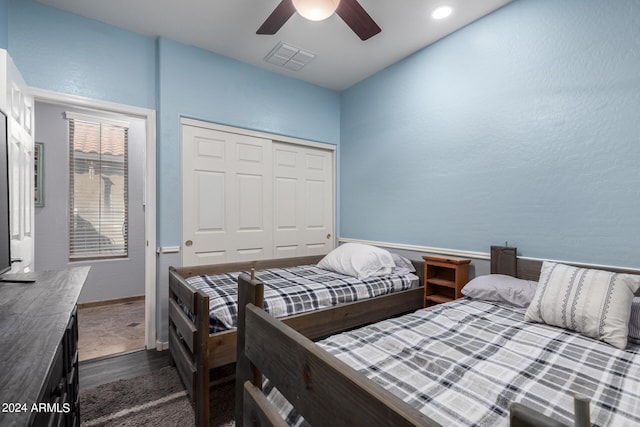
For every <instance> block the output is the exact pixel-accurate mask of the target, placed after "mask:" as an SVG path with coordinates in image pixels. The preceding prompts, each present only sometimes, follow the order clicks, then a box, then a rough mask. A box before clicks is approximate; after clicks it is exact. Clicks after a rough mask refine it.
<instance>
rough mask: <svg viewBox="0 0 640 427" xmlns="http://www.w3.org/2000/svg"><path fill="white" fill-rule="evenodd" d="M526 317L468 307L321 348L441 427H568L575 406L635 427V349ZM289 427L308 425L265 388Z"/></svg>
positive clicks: (504, 309)
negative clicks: (512, 416)
mask: <svg viewBox="0 0 640 427" xmlns="http://www.w3.org/2000/svg"><path fill="white" fill-rule="evenodd" d="M524 312H525V309H520V308H513V307H509V306H506V305H502V304H500V303H489V302H483V301H477V300H470V299H467V298H464V299H461V300H456V301H453V302H451V303H448V304H441V305H438V306H434V307H431V308H428V309H421V310H418V311H417V312H415V313H412V314H408V315H405V316H401V317H398V318H395V319H390V320H385V321H382V322H379V323H376V324H373V325H369V326H366V327H363V328H360V329H356V330H353V331H350V332H346V333H342V334H339V335H335V336H332V337H330V338H328V339H326V340H323V341H320V342H319V345H320V346H322V347H323V348H324V349H325V350H327V351H328V352H329V353H332V354H333V355H335V356H336V357H337V358H339V359H341V360H342V361H344V362H345V363H347V364H348V365H349V366H351V367H353V368H354V369H356V370H358V371H360V372H361V373H363V374H364V375H365V376H367V377H368V378H370V379H371V380H373V381H375V382H377V383H378V384H380V385H381V386H382V387H384V388H385V389H387V390H389V391H390V392H391V393H393V394H395V395H396V396H398V397H399V398H401V399H402V400H404V401H405V402H407V403H409V404H411V405H412V406H414V407H416V408H417V409H419V410H420V411H421V412H423V413H424V414H426V415H427V416H429V417H431V418H432V419H433V420H434V421H436V422H438V423H440V424H441V425H443V426H471V425H474V426H508V425H509V405H510V404H511V402H520V403H523V404H525V405H527V406H529V407H531V408H533V409H535V410H537V411H540V412H542V413H544V414H546V415H548V416H551V417H553V418H555V419H558V420H560V421H563V422H565V423H566V424H569V425H573V396H574V395H575V394H580V395H583V396H586V397H587V398H589V399H590V400H591V421H592V423H593V425H595V426H630V425H640V345H638V344H634V343H630V344H629V345H628V346H627V348H626V349H625V350H619V349H616V348H614V347H612V346H610V345H608V344H606V343H603V342H601V341H596V340H593V339H591V338H588V337H584V336H581V335H579V334H577V333H575V332H571V331H567V330H564V329H561V328H556V327H553V326H547V325H543V324H537V323H527V322H524ZM264 391H265V393H266V394H267V395H268V397H269V399H270V400H272V401H273V402H277V405H278V406H280V412H281V415H283V417H284V418H285V419H286V420H287V422H288V423H289V424H290V425H306V423H305V422H304V420H303V419H302V418H301V417H300V416H299V415H298V414H296V412H295V410H292V409H291V405H289V403H288V402H286V400H284V399H283V398H282V396H280V395H279V394H278V393H277V390H275V389H274V388H273V387H272V386H270V385H269V383H268V382H266V383H265V385H264Z"/></svg>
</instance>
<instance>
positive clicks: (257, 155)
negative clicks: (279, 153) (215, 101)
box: [182, 125, 273, 265]
mask: <svg viewBox="0 0 640 427" xmlns="http://www.w3.org/2000/svg"><path fill="white" fill-rule="evenodd" d="M271 171H272V161H271V140H269V139H262V138H256V137H250V136H245V135H239V134H235V133H228V132H221V131H217V130H212V129H206V128H201V127H196V126H189V125H182V238H183V242H182V263H183V265H202V264H216V263H222V262H233V261H245V260H256V259H266V258H272V257H273V254H272V241H273V208H272V206H273V205H272V200H273V194H272V174H271Z"/></svg>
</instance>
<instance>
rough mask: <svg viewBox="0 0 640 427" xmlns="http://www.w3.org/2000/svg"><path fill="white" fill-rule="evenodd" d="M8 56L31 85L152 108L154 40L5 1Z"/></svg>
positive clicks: (29, 2)
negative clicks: (6, 4)
mask: <svg viewBox="0 0 640 427" xmlns="http://www.w3.org/2000/svg"><path fill="white" fill-rule="evenodd" d="M9 14H10V16H11V19H9V54H10V55H11V57H12V58H13V60H14V62H15V63H16V65H17V67H18V69H19V70H20V72H21V73H22V76H23V77H24V79H25V80H26V82H27V84H28V85H29V86H32V87H37V88H41V89H48V90H53V91H57V92H63V93H68V94H71V95H80V96H84V97H88V98H93V99H100V100H106V101H112V102H118V103H122V104H128V105H134V106H138V107H144V108H150V109H155V86H156V84H155V44H154V40H153V39H150V38H148V37H143V36H141V35H138V34H134V33H131V32H128V31H123V30H121V29H118V28H115V27H113V26H110V25H106V24H103V23H100V22H98V21H94V20H91V19H87V18H84V17H81V16H78V15H73V14H70V13H67V12H64V11H61V10H58V9H55V8H52V7H49V6H45V5H43V4H41V3H38V2H35V1H33V0H9Z"/></svg>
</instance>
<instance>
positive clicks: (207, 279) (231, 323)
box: [187, 265, 419, 333]
mask: <svg viewBox="0 0 640 427" xmlns="http://www.w3.org/2000/svg"><path fill="white" fill-rule="evenodd" d="M239 274H240V273H239V272H235V273H226V274H216V275H210V276H193V277H190V278H188V279H187V283H189V285H191V286H192V287H194V288H196V289H202V290H203V291H204V292H205V293H206V294H207V295H209V297H210V298H209V318H210V322H209V327H210V332H212V333H213V332H219V331H226V330H228V329H232V328H235V327H236V325H237V321H238V275H239ZM256 279H257V280H259V281H261V282H262V283H264V301H265V310H266V311H267V312H268V313H270V314H271V315H272V316H274V317H285V316H291V315H294V314H299V313H303V312H306V311H312V310H318V309H321V308H327V307H331V306H334V305H337V304H342V303H347V302H354V301H359V300H363V299H366V298H373V297H377V296H381V295H387V294H390V293H392V292H397V291H401V290H406V289H410V288H414V287H417V286H418V285H419V283H418V276H416V275H415V274H412V273H406V274H391V275H389V276H382V277H370V278H368V279H365V280H358V279H356V278H355V277H351V276H344V275H342V274H338V273H334V272H332V271H328V270H323V269H321V268H318V267H316V266H315V265H303V266H297V267H290V268H272V269H267V270H259V271H257V272H256Z"/></svg>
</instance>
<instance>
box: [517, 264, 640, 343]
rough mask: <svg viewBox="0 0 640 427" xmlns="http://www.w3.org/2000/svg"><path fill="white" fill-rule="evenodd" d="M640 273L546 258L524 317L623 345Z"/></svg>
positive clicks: (530, 320) (639, 281) (527, 319)
mask: <svg viewBox="0 0 640 427" xmlns="http://www.w3.org/2000/svg"><path fill="white" fill-rule="evenodd" d="M639 288H640V276H638V275H633V274H622V273H611V272H608V271H602V270H591V269H586V268H579V267H571V266H568V265H564V264H556V263H552V262H547V261H545V262H544V263H543V264H542V270H541V272H540V281H539V282H538V288H537V289H536V294H535V296H534V298H533V301H532V302H531V305H530V306H529V308H528V309H527V312H526V314H525V320H526V321H528V322H539V323H546V324H548V325H553V326H560V327H562V328H566V329H571V330H573V331H577V332H580V333H581V334H583V335H586V336H588V337H592V338H595V339H598V340H601V341H604V342H607V343H609V344H611V345H613V346H614V347H617V348H620V349H624V348H625V347H626V346H627V334H628V332H629V316H630V313H631V302H632V301H633V294H634V293H635V292H636V291H637V290H638V289H639Z"/></svg>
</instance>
